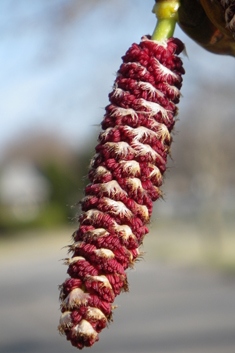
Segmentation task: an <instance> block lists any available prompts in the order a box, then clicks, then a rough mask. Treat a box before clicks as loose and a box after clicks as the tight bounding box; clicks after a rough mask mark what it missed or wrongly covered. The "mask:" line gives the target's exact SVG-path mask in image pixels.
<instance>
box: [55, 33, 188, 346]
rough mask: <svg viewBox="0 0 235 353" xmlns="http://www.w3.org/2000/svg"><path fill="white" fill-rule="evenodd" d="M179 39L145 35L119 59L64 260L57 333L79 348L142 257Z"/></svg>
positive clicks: (177, 69) (165, 140) (175, 91)
mask: <svg viewBox="0 0 235 353" xmlns="http://www.w3.org/2000/svg"><path fill="white" fill-rule="evenodd" d="M183 49H184V45H183V44H182V43H181V42H180V41H179V40H177V39H174V38H169V39H167V38H164V40H162V41H159V40H158V41H156V40H155V39H152V38H151V37H150V36H144V37H143V38H142V39H141V42H140V44H133V45H132V46H131V47H130V49H128V51H127V52H126V54H125V55H124V56H123V57H122V60H123V63H122V65H121V67H120V69H119V70H118V73H117V77H116V80H115V83H114V89H113V91H112V92H111V93H110V95H109V100H110V104H109V105H108V106H107V107H106V112H105V115H104V118H103V121H102V129H103V131H102V132H101V133H100V135H99V143H98V145H97V147H96V154H95V156H94V158H93V161H92V163H91V168H90V171H89V179H90V184H89V185H88V186H87V187H86V189H85V197H84V199H83V200H82V201H81V207H82V213H81V215H80V217H79V222H80V226H79V228H78V230H76V231H75V232H74V234H73V238H74V243H73V244H72V245H71V246H70V247H69V252H72V257H71V258H69V259H66V260H65V263H66V264H67V265H68V271H67V273H68V275H69V276H70V277H69V278H68V279H67V280H66V281H65V282H64V283H63V284H62V285H61V286H60V290H61V294H60V299H61V311H62V315H61V319H60V325H59V327H58V328H59V331H60V333H62V334H65V335H66V337H67V339H68V340H70V341H71V343H72V345H73V346H75V347H77V348H79V349H82V348H83V347H85V346H87V347H90V346H92V345H93V344H94V343H95V342H96V341H98V340H99V333H100V332H101V331H102V329H103V328H105V327H106V326H107V324H108V323H109V322H110V320H111V319H112V310H113V309H114V308H115V306H113V302H114V300H115V297H116V296H117V295H119V294H120V293H121V292H122V291H128V281H127V275H126V272H125V271H126V270H127V268H130V267H133V265H134V263H135V261H136V260H137V259H138V258H139V257H140V256H141V255H142V254H141V251H140V246H141V244H142V242H143V239H144V237H145V235H146V234H147V233H148V229H147V227H146V225H147V224H148V223H149V221H150V217H151V213H152V208H153V201H155V200H157V199H158V198H159V197H161V191H160V187H161V185H162V180H163V174H164V172H165V170H166V163H167V155H168V153H169V151H170V146H171V142H172V138H171V132H172V129H173V127H174V124H175V116H176V114H177V108H176V104H177V103H178V102H179V99H180V88H181V85H182V75H183V74H184V69H183V67H182V61H181V59H180V58H179V57H178V55H179V54H180V53H181V52H182V50H183Z"/></svg>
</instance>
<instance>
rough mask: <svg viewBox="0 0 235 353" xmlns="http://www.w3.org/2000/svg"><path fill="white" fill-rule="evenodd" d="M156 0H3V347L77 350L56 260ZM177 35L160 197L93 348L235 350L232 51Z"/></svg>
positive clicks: (147, 31)
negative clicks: (178, 53) (113, 97)
mask: <svg viewBox="0 0 235 353" xmlns="http://www.w3.org/2000/svg"><path fill="white" fill-rule="evenodd" d="M153 5H154V1H153V0H128V1H126V0H86V1H84V0H40V1H39V0H34V1H30V0H18V1H16V0H1V2H0V65H1V70H0V77H1V79H0V96H1V105H0V116H1V120H0V121H1V124H0V263H1V266H0V281H1V286H0V308H1V321H0V332H1V337H0V352H1V353H10V352H26V353H27V352H41V351H44V352H52V353H53V352H57V353H58V352H62V351H65V350H66V351H67V352H70V351H71V352H72V351H74V348H72V347H71V346H70V344H69V343H66V341H65V339H64V338H60V337H59V336H58V333H57V332H56V327H57V323H58V320H59V309H58V308H59V302H58V299H57V298H58V290H57V285H58V284H60V283H62V282H63V280H64V279H65V277H66V268H65V267H63V266H62V265H61V263H60V262H58V261H59V259H61V258H63V257H66V256H67V254H66V249H62V250H61V248H62V247H63V246H65V245H67V244H69V243H70V242H71V235H72V232H73V231H74V230H75V229H76V227H77V224H76V222H75V219H76V214H77V212H78V211H79V209H78V207H76V203H77V202H78V201H79V200H80V199H81V197H82V195H83V189H84V186H85V185H86V184H87V182H88V179H87V172H88V166H89V161H90V159H91V158H92V156H93V154H94V147H95V145H96V142H97V136H98V134H99V131H100V126H99V124H100V122H101V121H102V118H103V114H104V107H105V106H106V105H107V104H108V93H109V92H110V91H111V89H112V84H113V82H114V79H115V72H116V71H117V70H118V68H119V66H120V64H121V56H122V55H124V53H125V52H126V50H127V49H128V48H129V47H130V45H131V44H132V43H133V42H137V43H138V42H139V41H140V38H141V37H142V35H144V34H151V33H152V32H153V29H154V27H155V24H156V18H155V15H153V14H152V13H151V10H152V7H153ZM175 36H176V37H179V38H180V39H181V40H182V41H183V42H184V43H185V44H186V52H185V54H184V55H182V59H183V61H184V67H185V69H186V75H185V76H184V83H183V88H182V98H181V102H180V104H179V116H178V118H179V121H178V122H177V124H176V127H175V131H174V143H173V145H172V158H171V159H169V165H168V170H167V172H166V174H165V176H166V177H165V183H164V186H163V192H164V201H158V202H157V203H156V205H155V208H154V213H153V216H152V221H151V222H152V223H151V225H150V234H149V235H148V236H147V237H146V239H145V244H144V248H143V251H145V252H146V254H145V256H144V257H145V261H144V262H143V261H142V262H140V264H138V265H137V266H136V268H137V271H136V272H135V271H131V272H130V274H129V282H130V291H131V293H130V294H128V295H126V294H124V295H122V296H120V298H117V300H116V301H117V304H119V306H120V307H119V309H117V310H116V312H115V316H114V323H113V324H112V325H111V326H110V328H109V330H106V332H104V333H102V334H101V342H100V343H98V344H97V346H95V347H94V348H92V350H93V351H95V352H97V353H99V352H101V351H102V352H108V351H109V352H110V351H113V352H115V353H118V352H132V351H133V352H135V353H136V352H137V353H138V352H143V351H145V352H148V353H150V352H159V353H161V352H164V353H168V352H187V353H191V352H194V353H196V352H203V353H207V352H208V353H209V352H212V351H213V353H217V352H218V353H221V352H223V353H229V352H233V353H234V351H235V334H234V330H235V317H234V312H235V302H234V297H235V296H234V294H235V281H234V278H235V277H234V274H235V237H234V226H235V219H234V212H235V163H234V150H235V139H234V136H235V123H234V89H235V83H234V75H233V73H234V70H235V61H234V58H232V57H228V56H223V57H220V56H216V55H214V54H210V53H208V52H206V51H204V50H203V49H201V48H200V47H199V46H198V45H197V44H195V43H194V42H192V41H191V40H190V39H189V38H187V37H186V36H185V35H184V33H183V32H182V31H181V30H180V29H179V28H177V30H176V33H175ZM128 301H129V302H128ZM123 325H126V326H124V327H125V330H124V331H125V332H123Z"/></svg>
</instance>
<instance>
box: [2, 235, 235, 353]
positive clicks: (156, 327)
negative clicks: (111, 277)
mask: <svg viewBox="0 0 235 353" xmlns="http://www.w3.org/2000/svg"><path fill="white" fill-rule="evenodd" d="M69 239H70V234H69V235H68V236H67V238H66V236H61V234H58V237H55V236H54V235H53V237H51V236H50V235H48V236H47V235H44V236H43V237H41V238H38V237H33V236H32V237H30V238H29V237H26V238H25V239H23V240H20V241H19V240H14V239H13V240H10V241H5V242H4V243H3V244H1V250H0V283H1V285H0V317H1V320H0V352H1V353H21V352H22V353H39V352H44V353H62V352H63V353H64V352H66V353H70V352H71V353H72V352H75V351H76V348H74V347H72V346H71V344H70V343H69V342H67V341H66V339H65V337H61V336H60V335H59V333H58V331H57V325H58V320H59V316H60V312H59V301H58V294H59V293H58V288H57V286H58V284H61V283H62V282H63V281H64V279H65V277H66V267H65V266H63V265H62V263H61V262H60V261H59V259H61V258H63V257H66V250H61V247H62V246H63V245H66V242H69ZM128 279H129V285H130V292H129V293H123V294H121V295H120V296H119V297H117V298H116V301H115V304H117V305H118V308H117V309H116V310H115V313H114V321H113V323H111V324H110V326H109V328H108V329H105V330H103V332H102V333H101V334H100V341H99V342H98V343H96V344H95V345H94V346H93V347H92V348H91V349H90V352H94V353H101V352H102V353H108V352H109V353H110V352H113V353H132V352H133V353H143V352H146V353H199V352H200V353H212V352H213V353H234V352H235V278H234V277H231V276H226V275H224V274H223V275H222V274H221V273H216V272H213V271H211V270H205V269H204V270H202V269H200V268H195V267H185V266H177V265H170V264H167V263H161V262H159V261H157V260H154V259H153V258H152V257H151V256H150V257H148V254H146V255H145V260H142V261H140V262H139V263H137V264H136V268H135V269H134V270H130V271H128Z"/></svg>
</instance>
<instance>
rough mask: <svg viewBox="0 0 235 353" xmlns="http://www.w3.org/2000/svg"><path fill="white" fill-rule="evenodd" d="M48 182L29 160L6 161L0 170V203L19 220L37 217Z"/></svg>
mask: <svg viewBox="0 0 235 353" xmlns="http://www.w3.org/2000/svg"><path fill="white" fill-rule="evenodd" d="M49 197H50V184H49V182H48V180H47V179H46V178H45V177H44V176H43V175H42V174H41V173H40V172H39V171H38V170H37V168H36V167H35V165H34V164H33V162H31V161H30V160H26V159H25V160H24V159H23V160H22V159H18V160H15V161H8V162H7V163H6V164H4V165H3V166H2V168H1V171H0V203H1V204H2V205H3V206H4V207H5V209H7V210H8V213H9V212H10V214H11V215H12V216H13V217H14V218H15V219H16V220H17V221H20V222H29V221H32V220H34V219H36V218H37V216H38V214H39V212H40V209H41V207H42V206H43V205H44V204H46V202H47V201H48V200H49Z"/></svg>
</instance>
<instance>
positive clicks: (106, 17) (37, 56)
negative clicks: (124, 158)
mask: <svg viewBox="0 0 235 353" xmlns="http://www.w3.org/2000/svg"><path fill="white" fill-rule="evenodd" d="M79 1H82V0H79ZM63 2H64V1H63V0H50V1H49V2H47V1H41V2H40V1H29V0H20V1H19V2H18V5H17V6H13V5H12V4H13V3H14V4H15V2H12V1H9V0H1V3H0V13H1V15H0V31H1V36H0V38H1V41H0V66H1V70H0V96H1V105H0V116H1V128H0V159H1V158H2V156H3V154H4V150H5V149H6V148H7V146H8V145H9V143H12V141H14V140H15V139H18V138H19V136H20V137H21V138H24V137H27V135H28V134H30V133H31V131H47V132H48V131H49V132H52V133H56V134H59V135H61V136H62V137H64V138H65V139H66V140H67V141H68V142H69V143H71V145H73V146H77V147H80V148H82V146H83V145H85V144H86V142H87V140H89V139H90V136H91V135H95V134H98V131H99V128H97V127H95V126H93V125H96V124H99V123H100V122H101V120H102V117H103V114H104V109H103V108H104V107H105V105H107V104H108V99H107V97H108V93H109V92H110V91H111V89H112V84H113V81H114V79H115V72H116V71H117V70H118V68H119V66H120V64H121V56H122V55H124V53H125V52H126V50H127V49H128V47H129V46H130V45H131V44H132V43H133V42H139V40H140V38H141V36H142V35H143V34H147V33H150V34H151V33H152V31H153V29H154V27H155V24H156V18H155V16H154V15H153V14H152V12H151V10H152V7H153V5H154V1H153V0H129V1H128V2H127V1H125V0H119V1H114V3H116V4H117V6H118V7H117V8H115V7H114V6H113V5H112V4H111V3H110V2H108V1H106V2H103V3H102V5H100V6H99V7H94V8H93V10H92V11H89V12H88V13H86V15H84V16H80V17H78V18H77V20H75V21H73V22H71V24H70V25H68V26H65V27H64V28H63V30H61V29H59V27H58V30H56V28H52V26H51V25H50V18H43V21H40V19H41V17H42V16H44V15H43V14H44V13H45V11H44V8H45V7H50V6H51V7H50V8H49V9H53V6H55V4H56V3H57V5H58V3H61V4H63ZM52 13H53V12H52ZM40 16H41V17H40ZM37 19H39V20H37ZM175 36H177V37H179V38H180V39H181V40H182V41H183V42H185V44H186V48H187V54H188V57H186V56H183V57H182V58H183V60H184V66H185V69H186V72H187V73H186V75H185V78H184V85H183V89H182V93H183V99H182V101H181V103H180V110H183V109H186V108H184V107H185V106H187V105H188V104H190V101H192V99H193V97H194V95H195V92H196V91H197V90H200V85H201V82H203V81H204V82H208V81H212V82H214V84H215V85H219V82H220V81H221V82H227V83H228V84H233V78H234V72H235V70H234V69H235V61H234V58H231V57H220V56H217V55H213V54H211V53H207V52H206V51H204V50H203V49H201V48H200V47H199V46H198V45H197V44H195V43H193V42H192V41H191V40H190V39H189V38H187V37H186V36H185V35H184V33H183V32H182V31H181V30H180V29H179V28H177V30H176V33H175Z"/></svg>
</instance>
